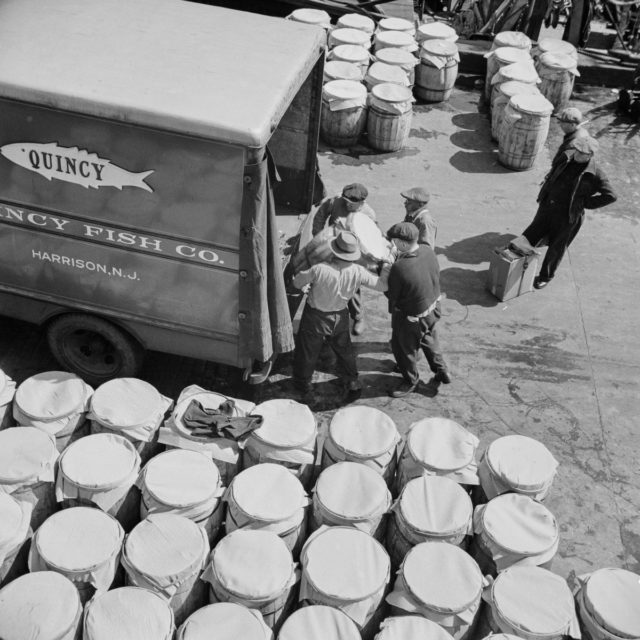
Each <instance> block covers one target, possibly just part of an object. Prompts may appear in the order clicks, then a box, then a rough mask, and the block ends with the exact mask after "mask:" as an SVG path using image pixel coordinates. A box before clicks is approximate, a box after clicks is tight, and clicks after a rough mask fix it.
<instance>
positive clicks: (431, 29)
mask: <svg viewBox="0 0 640 640" xmlns="http://www.w3.org/2000/svg"><path fill="white" fill-rule="evenodd" d="M457 39H458V34H457V33H456V30H455V29H453V28H452V27H450V26H449V25H448V24H444V22H427V23H426V24H423V25H420V26H419V27H418V30H417V31H416V41H417V42H418V44H419V45H421V44H422V43H423V42H425V41H426V40H449V42H456V40H457Z"/></svg>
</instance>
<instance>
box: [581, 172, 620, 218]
mask: <svg viewBox="0 0 640 640" xmlns="http://www.w3.org/2000/svg"><path fill="white" fill-rule="evenodd" d="M595 182H596V192H595V194H594V195H592V196H589V197H588V198H585V203H584V206H585V209H599V208H600V207H606V206H607V205H608V204H611V203H612V202H615V201H616V200H617V199H618V196H617V195H616V192H615V191H614V190H613V187H612V186H611V183H610V182H609V178H607V176H606V175H605V174H604V173H603V172H601V171H598V172H597V173H596V175H595Z"/></svg>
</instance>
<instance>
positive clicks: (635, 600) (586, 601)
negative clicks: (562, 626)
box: [575, 568, 640, 640]
mask: <svg viewBox="0 0 640 640" xmlns="http://www.w3.org/2000/svg"><path fill="white" fill-rule="evenodd" d="M577 580H578V583H579V585H580V586H579V588H578V591H577V592H576V594H575V599H576V606H577V609H578V617H579V618H580V622H581V623H582V624H581V627H582V637H583V638H585V640H613V639H614V638H640V576H639V575H638V574H637V573H632V572H631V571H627V570H626V569H613V568H605V569H597V570H596V571H594V572H593V573H590V574H588V575H585V576H579V577H578V578H577Z"/></svg>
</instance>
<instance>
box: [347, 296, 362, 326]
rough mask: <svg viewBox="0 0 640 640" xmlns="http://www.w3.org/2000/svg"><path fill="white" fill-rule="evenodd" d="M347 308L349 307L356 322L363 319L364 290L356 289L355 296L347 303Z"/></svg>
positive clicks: (350, 313) (350, 314)
mask: <svg viewBox="0 0 640 640" xmlns="http://www.w3.org/2000/svg"><path fill="white" fill-rule="evenodd" d="M347 308H348V309H349V316H350V317H351V319H352V320H353V321H354V322H355V321H356V320H361V319H362V292H361V291H360V289H356V292H355V293H354V294H353V298H351V300H349V302H348V304H347Z"/></svg>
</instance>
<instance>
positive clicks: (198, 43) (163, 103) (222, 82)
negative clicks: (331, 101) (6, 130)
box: [0, 0, 325, 147]
mask: <svg viewBox="0 0 640 640" xmlns="http://www.w3.org/2000/svg"><path fill="white" fill-rule="evenodd" d="M324 43H325V32H324V30H323V29H322V28H320V27H316V26H311V25H306V24H301V23H297V22H293V21H289V20H284V19H281V18H271V17H267V16H262V15H256V14H252V13H247V12H241V11H233V10H229V9H222V8H220V7H211V6H206V5H201V4H196V3H192V2H186V1H183V0H2V2H0V97H5V98H12V99H16V100H23V101H26V102H32V103H36V104H41V105H45V106H48V107H54V108H58V109H66V110H71V111H75V112H78V113H83V114H87V115H92V116H100V117H106V118H112V119H116V120H120V121H124V122H131V123H136V124H141V125H145V126H150V127H156V128H162V129H169V130H173V131H179V132H182V133H186V134H191V135H196V136H204V137H207V138H213V139H216V140H221V141H224V142H229V143H233V144H240V145H243V146H250V147H261V146H264V145H265V144H266V143H267V142H268V140H269V138H270V137H271V134H272V132H273V130H274V129H275V127H276V126H277V124H278V122H279V121H280V119H281V117H282V115H283V114H284V112H285V111H286V109H287V107H288V106H289V103H290V102H291V100H292V99H293V97H294V96H295V94H296V92H297V91H298V89H299V88H300V87H301V86H302V83H303V82H304V80H305V78H306V77H307V75H308V74H309V72H310V71H311V69H312V67H313V66H314V64H315V63H316V61H317V59H318V56H319V54H320V52H321V50H322V48H323V47H324Z"/></svg>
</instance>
